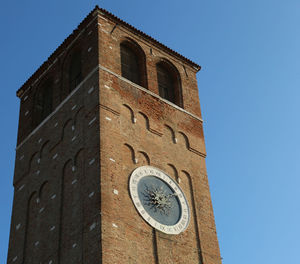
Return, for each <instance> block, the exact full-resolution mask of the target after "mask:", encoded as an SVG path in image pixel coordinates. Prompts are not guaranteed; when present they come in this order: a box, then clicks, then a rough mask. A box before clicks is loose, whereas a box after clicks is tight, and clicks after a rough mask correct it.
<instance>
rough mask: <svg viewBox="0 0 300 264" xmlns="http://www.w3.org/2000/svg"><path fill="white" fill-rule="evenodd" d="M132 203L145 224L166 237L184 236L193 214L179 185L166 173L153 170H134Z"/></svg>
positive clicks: (148, 167)
mask: <svg viewBox="0 0 300 264" xmlns="http://www.w3.org/2000/svg"><path fill="white" fill-rule="evenodd" d="M129 190H130V195H131V198H132V201H133V203H134V205H135V207H136V209H137V211H138V212H139V214H140V215H141V216H142V217H143V218H144V220H145V221H146V222H147V223H148V224H150V225H151V226H152V227H154V228H156V229H158V230H160V231H161V232H164V233H166V234H179V233H181V232H183V231H184V230H185V229H186V228H187V227H188V224H189V221H190V210H189V206H188V203H187V200H186V197H185V195H184V193H183V191H182V190H181V188H180V187H179V185H178V184H177V183H176V182H175V181H174V180H173V179H172V178H171V177H170V176H168V175H167V174H166V173H165V172H163V171H161V170H160V169H157V168H155V167H152V166H142V167H139V168H137V169H135V170H134V171H133V172H132V174H131V176H130V179H129Z"/></svg>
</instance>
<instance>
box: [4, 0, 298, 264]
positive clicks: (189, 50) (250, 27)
mask: <svg viewBox="0 0 300 264" xmlns="http://www.w3.org/2000/svg"><path fill="white" fill-rule="evenodd" d="M96 4H98V5H99V6H100V7H103V8H105V9H107V10H108V11H110V12H112V13H114V14H115V15H117V16H118V17H120V18H121V19H123V20H125V21H127V22H128V23H130V24H132V25H133V26H135V27H137V28H139V29H141V30H142V31H144V32H145V33H147V34H149V35H151V36H152V37H154V38H156V39H157V40H159V41H160V42H162V43H164V44H165V45H167V46H169V47H170V48H172V49H174V50H176V51H177V52H179V53H181V54H182V55H184V56H186V57H188V58H189V59H191V60H193V61H195V62H196V63H198V64H200V65H201V66H202V70H201V71H200V72H199V73H198V85H199V93H200V102H201V107H202V113H203V118H204V120H205V123H204V128H205V137H206V148H207V154H208V156H207V170H208V177H209V182H210V188H211V194H212V199H213V206H214V212H215V218H216V225H217V232H218V238H219V243H220V248H221V255H222V257H223V263H224V264H241V263H243V264H250V263H251V264H253V263H272V264H282V263H298V262H299V261H298V260H297V259H298V254H299V252H300V243H299V237H300V228H299V223H300V191H299V186H300V168H299V164H300V160H299V159H300V139H299V138H300V137H299V136H300V124H299V119H300V118H299V113H300V104H299V98H300V27H299V25H300V15H299V10H300V1H297V0H286V1H278V0H251V1H243V0H227V1H222V0H210V1H203V0H187V1H185V2H183V1H179V0H173V1H171V0H165V1H141V0H139V1H137V0H127V1H112V0H110V1H108V0H103V1H87V0H86V1H79V0H72V1H71V0H64V1H58V0H52V1H37V0H27V1H18V2H16V1H3V0H2V1H1V10H0V32H1V42H0V58H1V62H2V63H1V64H0V73H1V74H0V77H1V98H0V100H1V103H0V120H1V124H2V129H1V132H0V133H1V134H0V135H1V149H0V158H1V159H0V162H1V168H2V175H1V177H0V208H1V217H0V263H6V254H7V246H8V236H9V226H10V216H11V207H12V197H13V187H12V178H13V170H14V159H15V146H16V136H17V122H18V111H19V102H18V99H17V98H16V96H15V91H16V90H17V89H18V88H19V87H20V86H21V85H22V84H23V83H24V82H25V81H26V80H27V78H28V77H30V75H31V74H32V73H33V72H34V71H35V70H36V69H37V68H38V67H39V66H40V65H41V64H42V63H43V62H44V61H45V60H46V59H47V57H48V56H49V55H50V54H51V53H52V52H53V51H54V50H55V49H56V47H57V46H58V45H59V44H60V43H61V42H62V41H63V40H64V39H65V38H66V37H67V36H68V35H69V34H70V33H71V32H72V30H73V29H74V28H75V27H77V25H78V24H79V23H80V21H81V20H82V19H83V18H84V17H85V16H86V15H87V14H88V13H89V12H90V11H91V10H92V9H93V8H94V6H95V5H96Z"/></svg>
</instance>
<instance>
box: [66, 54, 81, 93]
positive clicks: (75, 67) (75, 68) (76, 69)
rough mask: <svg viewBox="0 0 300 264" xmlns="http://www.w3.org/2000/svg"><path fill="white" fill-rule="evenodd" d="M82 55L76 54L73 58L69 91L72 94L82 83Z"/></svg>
mask: <svg viewBox="0 0 300 264" xmlns="http://www.w3.org/2000/svg"><path fill="white" fill-rule="evenodd" d="M81 80H82V73H81V53H80V52H78V51H77V52H75V53H74V54H73V56H72V58H71V63H70V68H69V89H70V92H71V91H73V90H74V89H75V87H76V86H77V85H78V84H79V83H80V82H81Z"/></svg>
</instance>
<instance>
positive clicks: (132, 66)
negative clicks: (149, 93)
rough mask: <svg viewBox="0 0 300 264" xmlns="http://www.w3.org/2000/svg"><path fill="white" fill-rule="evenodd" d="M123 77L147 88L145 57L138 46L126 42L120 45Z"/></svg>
mask: <svg viewBox="0 0 300 264" xmlns="http://www.w3.org/2000/svg"><path fill="white" fill-rule="evenodd" d="M120 49H121V72H122V76H123V77H124V78H126V79H128V80H130V81H132V82H133V83H136V84H138V85H141V86H143V87H147V78H146V68H145V55H144V53H143V51H142V50H141V48H140V47H138V45H137V44H134V43H131V42H129V41H125V42H123V43H121V45H120Z"/></svg>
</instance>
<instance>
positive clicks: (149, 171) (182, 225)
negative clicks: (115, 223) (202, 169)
mask: <svg viewBox="0 0 300 264" xmlns="http://www.w3.org/2000/svg"><path fill="white" fill-rule="evenodd" d="M147 176H154V177H157V178H159V179H160V180H162V181H163V182H164V183H166V184H167V185H168V186H169V187H170V188H171V189H172V190H173V191H174V193H176V194H177V198H178V200H179V204H180V206H181V215H180V218H179V220H178V221H177V223H176V224H175V225H164V224H162V223H160V222H158V221H157V220H155V219H154V218H153V217H152V216H150V215H149V214H148V213H147V211H146V210H145V209H144V206H143V203H142V201H141V200H140V198H139V195H138V183H139V181H140V180H141V179H142V178H143V177H147ZM129 192H130V196H131V199H132V201H133V203H134V206H135V208H136V209H137V211H138V212H139V214H140V215H141V216H142V218H143V219H144V220H145V221H146V222H147V223H148V224H149V225H150V226H152V227H154V228H155V229H157V230H159V231H161V232H163V233H166V234H171V235H177V234H179V233H181V232H183V231H185V230H186V229H187V227H188V225H189V222H190V209H189V205H188V202H187V199H186V197H185V195H184V193H183V191H182V190H181V188H180V187H179V185H178V184H177V183H176V182H175V181H174V180H173V179H172V178H171V177H170V176H169V175H167V174H166V173H165V172H164V171H162V170H160V169H158V168H155V167H152V166H141V167H138V168H136V169H135V170H134V171H133V172H132V173H131V175H130V179H129Z"/></svg>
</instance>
